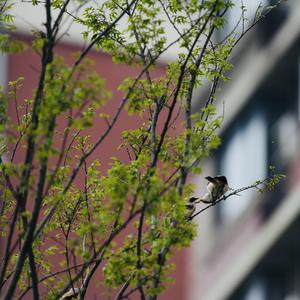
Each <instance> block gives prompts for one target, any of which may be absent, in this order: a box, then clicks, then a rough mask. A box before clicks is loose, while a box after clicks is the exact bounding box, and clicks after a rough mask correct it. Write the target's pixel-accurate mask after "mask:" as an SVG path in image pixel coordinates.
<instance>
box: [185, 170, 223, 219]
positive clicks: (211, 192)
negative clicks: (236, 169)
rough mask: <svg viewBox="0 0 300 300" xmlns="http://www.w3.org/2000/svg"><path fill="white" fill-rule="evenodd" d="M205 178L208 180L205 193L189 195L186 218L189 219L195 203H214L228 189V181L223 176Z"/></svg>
mask: <svg viewBox="0 0 300 300" xmlns="http://www.w3.org/2000/svg"><path fill="white" fill-rule="evenodd" d="M205 179H206V180H207V181H208V184H207V191H208V192H207V193H206V194H205V195H204V196H203V197H201V198H198V197H190V198H189V200H188V202H187V204H186V209H187V213H186V218H187V219H190V218H191V217H192V216H193V214H194V212H195V210H196V204H197V203H200V202H202V203H205V204H214V203H215V202H216V201H217V200H218V199H219V198H220V197H222V196H223V195H224V194H225V193H226V192H227V191H228V190H229V186H228V182H227V178H226V177H225V176H221V175H218V176H215V177H211V176H206V177H205Z"/></svg>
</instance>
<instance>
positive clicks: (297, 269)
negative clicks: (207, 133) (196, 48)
mask: <svg viewBox="0 0 300 300" xmlns="http://www.w3.org/2000/svg"><path fill="white" fill-rule="evenodd" d="M236 2H237V3H238V2H239V1H236ZM245 2H247V1H245ZM254 2H256V1H253V4H254ZM265 2H266V3H265V4H272V3H271V2H269V3H267V1H265ZM229 17H230V16H229ZM231 17H232V18H233V19H234V16H231ZM231 21H232V20H230V19H229V22H228V26H229V25H230V24H231ZM299 38H300V3H299V2H298V1H288V3H283V4H282V5H281V6H279V7H278V8H276V9H275V10H274V11H273V12H272V13H271V14H270V15H269V16H268V18H266V19H265V20H263V21H262V22H261V23H259V24H258V25H257V26H256V27H255V28H253V29H252V31H251V32H250V34H249V35H248V36H247V38H246V39H245V40H243V41H242V42H241V44H240V47H239V48H238V49H237V51H236V52H235V53H234V55H233V64H234V69H233V71H232V73H231V74H230V75H229V76H230V77H231V80H230V82H229V83H228V82H227V83H226V84H225V85H224V87H223V88H222V91H221V92H220V93H219V94H218V99H219V100H220V101H224V103H225V114H224V122H223V127H222V130H221V137H222V145H221V147H220V149H219V150H218V151H217V152H216V153H215V154H214V155H213V156H212V157H211V158H210V160H209V161H208V162H207V165H206V167H205V171H204V173H203V174H202V176H201V177H197V178H194V182H195V184H197V186H198V190H197V193H199V194H201V193H203V190H204V189H205V182H203V177H204V176H207V175H214V174H222V175H225V176H226V177H227V179H228V182H229V185H230V187H232V188H240V187H243V186H248V185H250V184H252V183H254V182H255V181H256V180H257V179H261V178H265V177H266V176H268V175H270V171H269V166H270V165H272V166H275V167H276V170H277V172H279V173H283V174H285V175H286V179H285V180H284V181H282V182H281V183H280V184H279V185H278V186H277V187H276V188H275V190H274V191H272V192H266V193H263V194H259V193H257V192H256V191H254V190H253V191H249V192H245V193H241V195H240V196H235V197H231V198H228V199H227V200H226V201H224V202H222V203H220V204H218V205H216V206H215V207H214V208H213V209H210V210H207V211H205V212H204V213H203V214H202V215H199V217H198V219H197V222H198V225H199V236H198V238H197V240H196V241H195V242H194V243H193V245H192V247H191V249H190V252H189V260H188V261H189V265H188V266H187V268H188V269H189V270H190V272H189V273H188V274H187V276H188V280H187V282H188V284H189V286H188V291H189V292H188V296H187V299H189V300H199V299H200V300H202V299H203V300H225V299H228V300H269V299H272V300H273V299H274V300H288V299H289V300H292V299H293V300H296V299H300V259H299V253H300V251H299V250H300V227H299V226H300V223H299V222H300V172H299V171H300V155H299V153H300V147H299V146H300V144H299V120H300V109H299V108H300V71H299V70H300V68H299V65H300V64H299V58H300V43H299V42H300V39H299ZM195 111H197V104H196V105H195Z"/></svg>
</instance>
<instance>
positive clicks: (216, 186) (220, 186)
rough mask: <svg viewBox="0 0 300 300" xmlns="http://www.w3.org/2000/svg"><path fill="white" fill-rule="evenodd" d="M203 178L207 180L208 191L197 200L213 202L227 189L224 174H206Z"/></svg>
mask: <svg viewBox="0 0 300 300" xmlns="http://www.w3.org/2000/svg"><path fill="white" fill-rule="evenodd" d="M205 179H206V180H207V181H208V185H207V191H208V193H206V194H205V195H204V196H203V197H202V198H201V199H199V200H198V201H199V202H203V203H214V202H215V201H216V200H218V199H219V198H220V197H221V196H223V195H224V194H225V193H226V192H227V191H228V190H229V186H228V182H227V178H226V177H225V176H216V177H210V176H207V177H205Z"/></svg>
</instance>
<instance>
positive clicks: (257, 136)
mask: <svg viewBox="0 0 300 300" xmlns="http://www.w3.org/2000/svg"><path fill="white" fill-rule="evenodd" d="M219 169H220V174H224V175H225V176H226V177H227V179H228V183H229V185H230V187H232V188H234V189H236V188H240V187H243V186H247V185H250V184H253V183H254V182H255V181H256V180H257V179H258V178H264V177H265V176H266V175H267V126H266V120H265V116H264V114H263V113H260V112H258V111H253V112H252V113H251V114H250V115H249V116H248V117H247V118H246V120H244V121H239V122H238V123H237V124H236V125H235V127H234V128H233V130H231V132H230V133H229V134H228V135H227V137H225V139H224V145H223V146H222V147H221V149H220V160H219ZM253 193H254V191H253V190H251V191H248V192H244V193H243V197H242V198H240V197H234V198H232V199H230V201H224V202H222V203H221V204H220V205H219V213H218V215H219V221H221V222H227V221H231V220H233V219H235V218H236V217H237V216H239V215H240V214H241V213H242V212H243V211H244V210H245V208H246V207H247V206H248V204H249V201H251V198H252V196H253Z"/></svg>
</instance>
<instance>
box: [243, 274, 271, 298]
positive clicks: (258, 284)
mask: <svg viewBox="0 0 300 300" xmlns="http://www.w3.org/2000/svg"><path fill="white" fill-rule="evenodd" d="M266 294H267V293H266V284H265V282H264V281H263V280H261V279H258V278H257V279H255V280H253V281H252V282H251V284H250V286H249V288H248V290H247V292H246V295H245V298H244V300H266V299H267V297H266V296H267V295H266Z"/></svg>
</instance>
